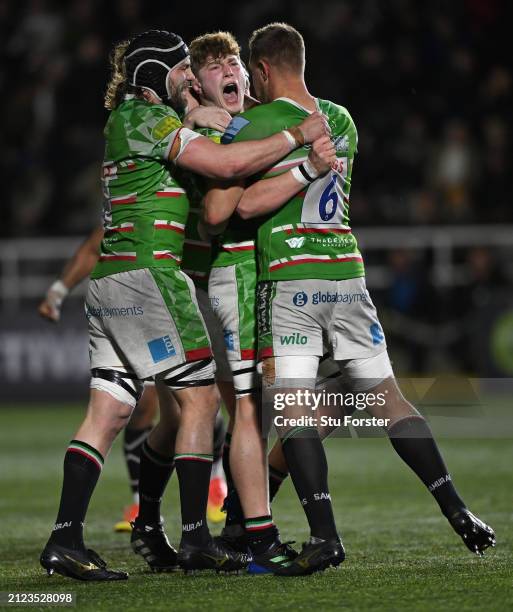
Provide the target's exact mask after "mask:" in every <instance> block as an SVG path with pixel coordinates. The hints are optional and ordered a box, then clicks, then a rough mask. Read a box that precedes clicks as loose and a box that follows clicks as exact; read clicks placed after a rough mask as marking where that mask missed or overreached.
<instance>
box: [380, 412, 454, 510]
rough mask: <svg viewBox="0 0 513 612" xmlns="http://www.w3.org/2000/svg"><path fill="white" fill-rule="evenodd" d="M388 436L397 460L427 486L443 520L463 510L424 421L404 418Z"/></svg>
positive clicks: (421, 418)
mask: <svg viewBox="0 0 513 612" xmlns="http://www.w3.org/2000/svg"><path fill="white" fill-rule="evenodd" d="M387 433H388V436H389V437H390V442H391V443H392V446H393V447H394V449H395V451H396V452H397V454H398V455H399V457H401V459H402V460H403V461H404V462H405V463H406V464H407V465H408V466H409V467H410V468H411V469H412V470H413V471H414V472H415V474H417V476H418V477H419V478H420V479H421V480H422V482H423V483H424V484H425V485H426V487H427V488H428V490H429V492H430V493H431V494H432V495H433V497H434V498H435V499H436V501H437V502H438V505H439V506H440V509H441V510H442V512H443V514H444V515H445V516H446V517H448V518H449V517H451V516H453V515H454V514H455V513H456V512H458V511H459V510H460V509H461V508H464V507H465V504H464V503H463V500H462V499H461V497H460V496H459V495H458V493H457V491H456V489H455V488H454V486H453V484H452V482H451V475H450V474H449V471H448V470H447V467H446V465H445V462H444V460H443V458H442V455H441V454H440V451H439V450H438V446H437V444H436V442H435V440H434V439H433V433H432V431H431V428H430V427H429V425H428V424H427V423H426V421H425V419H424V418H423V417H421V416H420V415H412V416H409V417H405V418H403V419H401V420H400V421H397V422H396V423H394V424H393V425H392V426H391V427H390V428H389V429H388V432H387Z"/></svg>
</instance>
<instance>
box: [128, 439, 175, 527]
mask: <svg viewBox="0 0 513 612" xmlns="http://www.w3.org/2000/svg"><path fill="white" fill-rule="evenodd" d="M174 467H175V462H174V458H173V457H165V456H164V455H161V454H160V453H157V452H156V451H154V450H153V449H152V448H151V446H150V445H149V444H148V441H147V440H146V442H144V444H143V447H142V451H141V479H140V481H139V516H138V517H137V522H138V523H143V524H150V523H158V522H160V504H161V502H162V496H163V495H164V491H165V490H166V486H167V483H168V482H169V478H170V477H171V474H172V473H173V468H174Z"/></svg>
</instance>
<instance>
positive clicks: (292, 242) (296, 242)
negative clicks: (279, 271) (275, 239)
mask: <svg viewBox="0 0 513 612" xmlns="http://www.w3.org/2000/svg"><path fill="white" fill-rule="evenodd" d="M285 242H286V243H287V244H288V245H289V247H290V248H291V249H300V248H301V247H302V246H303V244H304V243H305V237H304V236H296V237H294V238H288V240H285Z"/></svg>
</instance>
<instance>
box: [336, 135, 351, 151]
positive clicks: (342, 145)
mask: <svg viewBox="0 0 513 612" xmlns="http://www.w3.org/2000/svg"><path fill="white" fill-rule="evenodd" d="M333 146H334V147H335V150H336V151H342V152H343V153H347V151H349V137H348V135H347V134H346V135H345V136H339V137H338V138H335V140H334V141H333Z"/></svg>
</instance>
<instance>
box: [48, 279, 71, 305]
mask: <svg viewBox="0 0 513 612" xmlns="http://www.w3.org/2000/svg"><path fill="white" fill-rule="evenodd" d="M50 292H52V293H55V294H56V295H57V296H58V297H59V298H60V299H61V301H62V300H63V299H64V298H65V297H66V296H67V295H68V293H69V289H68V288H67V287H66V285H65V284H64V283H63V282H62V281H61V279H58V280H56V281H54V282H53V283H52V284H51V285H50V287H49V288H48V293H50Z"/></svg>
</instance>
